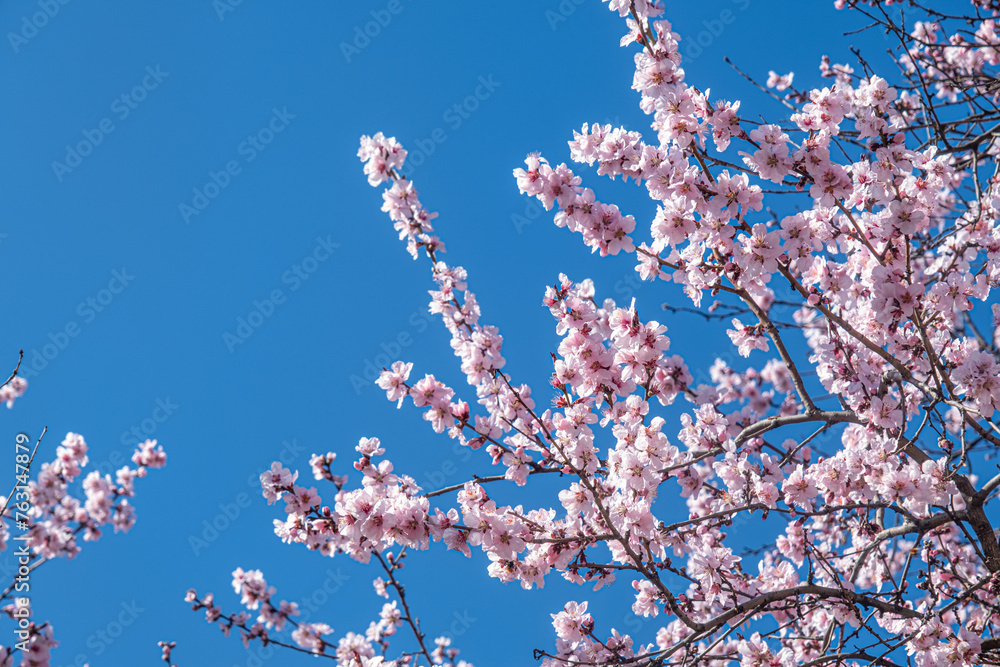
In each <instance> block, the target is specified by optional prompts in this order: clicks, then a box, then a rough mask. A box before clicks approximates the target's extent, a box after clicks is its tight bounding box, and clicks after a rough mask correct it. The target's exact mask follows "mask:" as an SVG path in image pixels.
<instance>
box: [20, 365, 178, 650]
mask: <svg viewBox="0 0 1000 667" xmlns="http://www.w3.org/2000/svg"><path fill="white" fill-rule="evenodd" d="M23 356H24V353H23V352H22V353H21V358H23ZM20 365H21V364H20V360H18V365H17V367H16V368H15V369H14V372H13V373H12V374H11V375H10V377H9V378H7V380H6V381H5V382H4V383H3V384H2V385H0V401H3V402H5V403H6V404H7V407H8V408H10V407H12V406H13V405H14V401H15V400H16V399H18V398H20V397H21V396H22V395H23V394H24V392H25V390H26V389H27V387H28V382H27V380H25V379H24V378H22V377H20V376H19V375H18V369H19V368H20ZM45 434H46V430H44V429H43V431H42V433H41V435H40V436H39V438H38V440H36V441H35V443H34V446H31V443H30V442H29V439H28V436H27V434H24V433H22V434H19V435H18V436H17V438H16V441H15V443H14V445H15V447H14V450H13V451H12V452H11V460H10V464H11V467H12V468H16V470H15V481H14V488H13V489H12V490H11V492H10V493H9V494H8V495H7V496H3V497H0V552H3V551H7V550H10V551H11V552H12V554H11V556H10V561H9V562H11V563H12V568H11V572H12V573H11V574H10V575H9V583H6V584H5V587H4V589H3V591H2V592H0V604H2V605H3V606H2V607H0V612H2V613H3V615H4V616H6V617H7V618H8V619H9V620H10V621H11V625H12V630H11V631H10V632H9V634H8V635H6V636H8V637H12V638H14V640H15V642H14V643H13V645H11V646H6V645H0V666H2V667H10V666H12V665H13V664H14V661H15V659H17V660H18V662H17V664H18V665H21V667H48V666H49V664H50V661H51V651H52V649H53V648H55V647H56V646H58V645H59V642H58V641H56V639H55V632H54V629H53V627H52V624H51V623H49V622H48V621H45V620H42V619H39V618H37V617H36V615H35V609H34V608H33V607H32V605H31V597H32V593H31V590H32V580H33V579H35V578H36V577H39V576H42V575H41V574H38V575H36V574H34V572H35V570H37V569H38V568H39V567H41V566H42V565H44V564H45V563H47V562H49V561H51V560H55V559H58V558H65V559H72V558H75V557H76V555H77V554H79V553H80V550H81V548H82V547H81V544H80V539H81V538H82V539H83V541H85V542H94V541H96V540H98V539H100V538H101V537H102V535H103V529H104V528H105V527H107V526H111V527H112V528H113V530H114V532H116V533H118V532H123V533H127V532H128V531H129V530H130V529H131V528H132V526H134V525H135V521H136V516H135V508H134V507H133V506H132V504H131V503H130V502H129V499H130V498H132V497H133V496H134V495H135V480H136V479H138V478H142V477H145V476H146V473H147V471H148V470H150V469H155V468H162V467H163V466H164V465H166V462H167V456H166V454H165V453H164V452H163V448H162V447H161V446H159V445H157V444H156V441H155V440H147V441H145V442H143V443H141V444H139V446H138V447H137V448H136V450H135V453H133V454H132V463H134V464H135V467H129V466H123V467H122V468H121V469H119V470H118V471H117V472H116V473H115V478H114V479H112V478H111V475H103V476H102V475H101V473H100V472H99V471H96V470H94V471H91V472H89V473H87V474H86V476H85V477H84V478H83V494H84V495H83V497H82V498H80V497H77V496H76V495H74V494H73V492H72V491H71V489H70V485H71V484H73V482H74V481H75V480H77V479H78V478H79V477H80V476H81V475H83V474H84V469H85V468H86V466H87V463H88V457H87V450H88V447H87V443H86V441H85V440H84V439H83V436H82V435H79V434H77V433H67V434H66V437H65V439H63V441H62V443H61V444H60V445H59V446H58V447H56V450H55V458H54V459H53V460H52V461H51V462H48V461H47V462H45V463H42V464H41V467H40V469H39V470H38V471H37V474H34V478H33V479H32V478H31V477H32V472H33V464H34V461H35V455H36V454H37V453H38V449H39V446H40V445H41V444H42V441H43V440H44V438H45ZM4 576H5V577H7V575H6V574H5V575H4Z"/></svg>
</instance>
